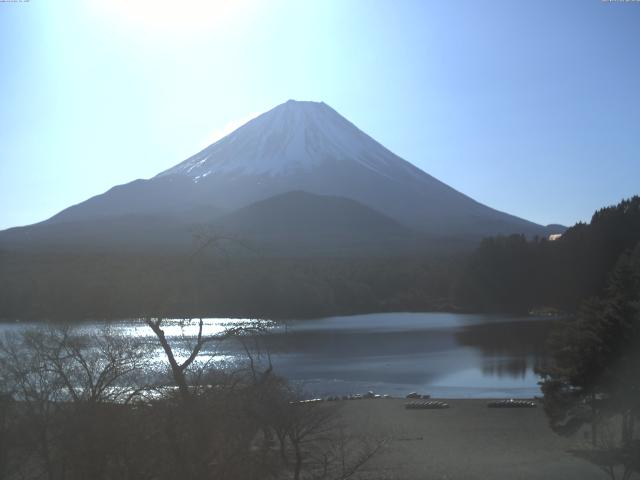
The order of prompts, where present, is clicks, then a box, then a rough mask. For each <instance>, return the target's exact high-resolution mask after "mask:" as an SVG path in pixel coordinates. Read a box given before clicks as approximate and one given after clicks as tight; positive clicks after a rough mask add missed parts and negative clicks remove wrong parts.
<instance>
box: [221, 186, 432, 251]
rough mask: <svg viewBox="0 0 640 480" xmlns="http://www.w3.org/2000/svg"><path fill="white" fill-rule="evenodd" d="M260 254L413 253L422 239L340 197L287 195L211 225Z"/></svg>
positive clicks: (379, 215)
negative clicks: (255, 249)
mask: <svg viewBox="0 0 640 480" xmlns="http://www.w3.org/2000/svg"><path fill="white" fill-rule="evenodd" d="M212 229H213V231H218V232H224V233H229V234H230V235H231V236H234V237H236V238H239V239H242V240H244V241H247V242H249V244H250V245H251V246H253V247H255V248H257V249H258V250H260V251H261V252H263V253H278V254H281V255H299V254H311V255H315V254H319V255H326V254H331V253H336V254H344V253H351V254H355V255H363V254H376V253H378V254H380V253H381V252H391V253H393V252H405V253H407V252H415V251H417V250H418V249H419V248H420V247H421V242H422V241H424V240H423V238H422V235H420V234H419V233H418V232H415V231H413V230H411V229H410V228H408V227H405V226H404V225H401V224H400V223H399V222H397V221H395V220H393V219H391V218H389V217H387V216H385V215H383V214H381V213H379V212H376V211H375V210H373V209H371V208H369V207H366V206H364V205H362V204H360V203H358V202H356V201H354V200H351V199H348V198H343V197H332V196H326V195H314V194H311V193H307V192H302V191H296V192H287V193H284V194H281V195H276V196H274V197H270V198H268V199H266V200H262V201H259V202H256V203H253V204H251V205H248V206H246V207H243V208H240V209H238V210H236V211H234V212H232V213H229V214H226V215H223V216H221V217H219V218H218V219H216V220H215V221H214V222H213V228H212Z"/></svg>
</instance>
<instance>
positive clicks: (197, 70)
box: [0, 0, 640, 228]
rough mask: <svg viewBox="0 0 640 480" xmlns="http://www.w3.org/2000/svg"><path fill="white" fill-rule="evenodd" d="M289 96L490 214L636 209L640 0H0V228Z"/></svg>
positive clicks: (541, 218) (36, 217)
mask: <svg viewBox="0 0 640 480" xmlns="http://www.w3.org/2000/svg"><path fill="white" fill-rule="evenodd" d="M289 98H293V99H297V100H317V101H320V100H322V101H324V102H326V103H328V104H329V105H331V106H332V107H333V108H335V109H336V110H337V111H338V112H340V113H341V114H342V115H344V116H345V117H347V118H348V119H349V120H351V121H352V122H353V123H355V124H356V125H357V126H358V127H360V128H361V129H362V130H364V131H365V132H366V133H368V134H369V135H371V136H372V137H374V138H375V139H376V140H378V141H379V142H381V143H382V144H383V145H385V146H386V147H388V148H389V149H390V150H392V151H393V152H395V153H397V154H398V155H400V156H401V157H403V158H405V159H406V160H408V161H410V162H412V163H414V164H416V165H417V166H419V167H420V168H422V169H423V170H425V171H426V172H428V173H430V174H432V175H434V176H435V177H437V178H439V179H440V180H442V181H444V182H446V183H448V184H449V185H451V186H453V187H454V188H456V189H458V190H460V191H462V192H464V193H466V194H468V195H470V196H471V197H473V198H475V199H476V200H479V201H480V202H483V203H485V204H487V205H489V206H491V207H494V208H497V209H500V210H504V211H507V212H509V213H513V214H515V215H519V216H521V217H524V218H527V219H530V220H533V221H536V222H539V223H551V222H561V223H565V224H573V223H574V222H575V221H577V220H581V219H582V220H585V219H589V218H590V216H591V213H592V212H593V210H594V209H596V208H598V207H601V206H604V205H607V204H611V203H615V202H617V201H619V200H620V199H621V198H623V197H628V196H631V195H633V194H637V193H640V2H628V3H626V2H603V1H601V0H576V1H568V0H530V1H512V0H505V1H481V0H469V1H463V0H457V1H444V0H439V1H427V0H423V1H415V2H411V1H398V0H394V1H391V0H389V1H373V0H362V1H355V0H336V1H328V0H322V1H311V0H299V1H295V2H293V1H292V2H287V1H278V0H268V1H264V2H259V1H255V0H246V1H238V0H236V1H233V2H231V1H228V2H225V1H222V0H220V1H215V0H213V1H212V0H210V1H187V0H185V1H178V0H168V1H167V0H165V1H163V0H141V1H137V2H136V1H135V0H111V1H108V0H104V1H90V0H83V1H81V0H78V1H65V0H55V1H52V0H30V1H28V2H24V3H5V2H0V105H1V107H0V108H1V109H0V206H1V208H0V228H6V227H10V226H14V225H22V224H29V223H33V222H36V221H40V220H43V219H45V218H47V217H49V216H51V215H53V214H55V213H56V212H58V211H59V210H61V209H63V208H65V207H67V206H69V205H71V204H73V203H78V202H80V201H83V200H85V199H86V198H88V197H90V196H92V195H95V194H98V193H102V192H104V191H105V190H107V189H108V188H110V187H111V186H113V185H116V184H121V183H126V182H129V181H131V180H134V179H136V178H148V177H151V176H153V175H155V174H156V173H158V172H160V171H162V170H164V169H166V168H168V167H170V166H172V165H174V164H176V163H178V162H180V161H181V160H183V159H185V158H186V157H188V156H189V155H191V154H193V153H195V152H196V151H198V150H199V149H201V148H202V147H204V146H206V145H207V144H209V143H211V142H212V141H213V140H215V139H216V138H217V137H219V136H220V135H222V134H223V133H224V132H226V133H228V132H229V130H230V128H231V127H233V126H238V125H239V124H241V123H243V122H244V121H246V120H247V119H249V118H251V117H252V116H255V115H256V114H258V113H261V112H263V111H265V110H268V109H270V108H272V107H274V106H276V105H277V104H279V103H282V102H284V101H286V100H287V99H289Z"/></svg>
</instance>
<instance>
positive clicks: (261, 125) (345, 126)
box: [158, 100, 418, 182]
mask: <svg viewBox="0 0 640 480" xmlns="http://www.w3.org/2000/svg"><path fill="white" fill-rule="evenodd" d="M328 160H334V161H336V160H337V161H340V162H356V163H357V164H359V165H361V166H363V167H365V168H367V169H369V170H371V171H372V172H375V173H377V174H378V175H382V176H385V177H389V178H395V177H396V176H397V173H398V168H400V169H401V170H402V171H403V173H404V174H407V173H409V174H413V175H416V174H417V173H418V172H417V169H416V168H415V167H414V166H413V165H411V164H410V163H408V162H405V161H404V160H402V159H400V158H399V157H397V156H396V155H394V154H393V153H391V152H390V151H389V150H387V149H386V148H384V147H383V146H382V145H380V144H379V143H378V142H376V141H375V140H373V139H372V138H371V137H369V136H368V135H367V134H365V133H364V132H362V131H361V130H359V129H358V128H357V127H356V126H355V125H353V124H352V123H351V122H349V121H348V120H347V119H346V118H344V117H342V116H341V115H340V114H339V113H337V112H336V111H335V110H333V109H332V108H331V107H329V106H328V105H327V104H325V103H324V102H297V101H294V100H289V101H288V102H286V103H284V104H282V105H279V106H277V107H275V108H274V109H272V110H270V111H268V112H266V113H264V114H262V115H260V116H259V117H257V118H255V119H253V120H251V121H250V122H248V123H247V124H245V125H243V126H242V127H240V128H238V129H237V130H235V131H234V132H232V133H231V134H229V135H228V136H226V137H224V138H222V139H220V140H219V141H217V142H215V143H214V144H212V145H210V146H209V147H207V148H205V149H204V150H202V151H201V152H199V153H197V154H196V155H194V156H192V157H191V158H189V159H187V160H185V161H184V162H182V163H180V164H178V165H176V166H175V167H173V168H170V169H169V170H166V171H164V172H162V173H160V174H159V175H158V177H162V176H166V175H186V176H189V177H190V178H192V179H193V180H194V181H195V182H198V181H199V180H201V179H204V178H206V177H207V176H209V175H212V174H213V175H215V174H222V173H224V174H231V175H233V176H241V175H267V176H280V175H292V174H297V173H301V172H304V171H310V170H312V169H313V168H317V167H319V166H320V165H322V164H323V163H325V162H327V161H328Z"/></svg>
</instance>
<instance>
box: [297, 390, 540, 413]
mask: <svg viewBox="0 0 640 480" xmlns="http://www.w3.org/2000/svg"><path fill="white" fill-rule="evenodd" d="M380 398H384V399H387V398H393V397H391V395H380V394H378V393H375V392H372V391H369V392H367V393H365V394H361V393H355V394H351V395H332V396H329V397H326V398H310V399H307V400H297V401H294V402H290V403H291V404H292V405H302V404H309V403H321V402H339V401H342V400H364V399H372V400H375V399H380ZM406 398H407V399H408V400H413V401H411V402H408V403H405V405H404V407H405V408H406V409H409V410H432V409H441V408H449V404H448V403H446V402H442V401H438V400H430V399H431V396H430V395H424V394H420V393H417V392H411V393H410V394H408V395H407V396H406ZM418 400H427V401H418ZM536 406H537V405H536V402H534V401H532V400H515V399H513V398H508V399H505V400H493V401H491V402H489V403H488V404H487V407H489V408H535V407H536Z"/></svg>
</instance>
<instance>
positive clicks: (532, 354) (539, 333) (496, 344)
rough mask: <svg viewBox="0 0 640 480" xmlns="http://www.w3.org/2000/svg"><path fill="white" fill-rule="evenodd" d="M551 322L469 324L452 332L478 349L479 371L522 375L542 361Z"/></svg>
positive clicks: (522, 376)
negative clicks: (479, 357)
mask: <svg viewBox="0 0 640 480" xmlns="http://www.w3.org/2000/svg"><path fill="white" fill-rule="evenodd" d="M552 326H553V322H552V321H547V320H525V321H519V322H501V323H486V324H481V325H469V326H467V327H465V328H463V329H461V330H459V331H458V332H456V340H457V341H458V342H459V343H460V345H465V346H469V347H474V348H476V349H478V350H479V351H480V353H481V354H482V356H483V357H484V365H483V367H482V372H483V374H485V375H495V376H498V377H505V376H509V377H514V378H524V377H525V376H526V374H527V372H528V371H531V370H533V369H535V368H538V367H542V366H544V365H545V364H546V361H547V351H546V346H545V345H546V340H547V337H548V336H549V332H550V331H551V328H552Z"/></svg>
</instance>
